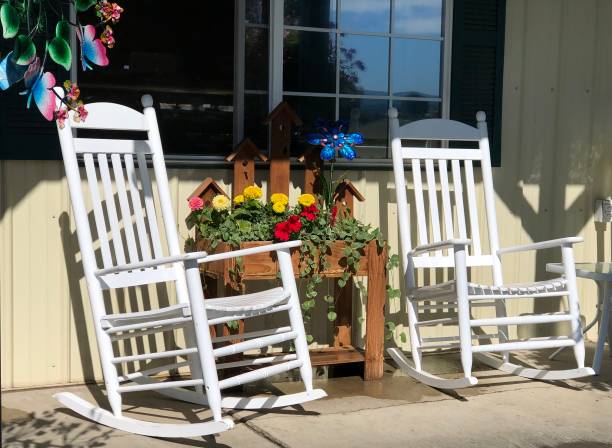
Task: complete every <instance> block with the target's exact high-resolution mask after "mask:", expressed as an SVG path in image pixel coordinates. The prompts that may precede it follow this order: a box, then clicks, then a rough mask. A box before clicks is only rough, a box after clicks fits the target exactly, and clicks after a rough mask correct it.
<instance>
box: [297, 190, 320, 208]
mask: <svg viewBox="0 0 612 448" xmlns="http://www.w3.org/2000/svg"><path fill="white" fill-rule="evenodd" d="M315 201H316V199H315V197H314V196H313V195H311V194H309V193H305V194H302V195H300V197H299V198H298V203H299V204H300V205H301V206H302V207H310V206H311V205H312V204H314V203H315Z"/></svg>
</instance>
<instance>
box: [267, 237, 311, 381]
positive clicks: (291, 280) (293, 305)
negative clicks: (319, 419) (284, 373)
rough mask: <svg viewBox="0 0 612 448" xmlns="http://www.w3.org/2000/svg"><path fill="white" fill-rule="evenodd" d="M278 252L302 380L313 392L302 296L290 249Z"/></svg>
mask: <svg viewBox="0 0 612 448" xmlns="http://www.w3.org/2000/svg"><path fill="white" fill-rule="evenodd" d="M276 254H277V257H278V266H279V269H280V272H281V279H282V282H283V288H284V289H285V290H288V291H289V293H290V294H291V295H290V297H289V305H290V308H289V322H290V323H291V329H292V330H293V331H295V332H296V333H297V337H296V338H295V341H294V344H295V352H296V354H297V359H298V360H300V361H302V365H301V367H300V375H301V377H302V381H304V386H305V387H306V392H307V393H311V392H312V391H313V385H312V365H311V363H310V354H309V352H308V341H307V340H306V331H305V329H304V321H303V318H302V310H301V307H300V298H299V295H298V290H297V285H296V283H295V274H294V272H293V263H292V261H291V252H290V251H289V249H283V250H278V251H276Z"/></svg>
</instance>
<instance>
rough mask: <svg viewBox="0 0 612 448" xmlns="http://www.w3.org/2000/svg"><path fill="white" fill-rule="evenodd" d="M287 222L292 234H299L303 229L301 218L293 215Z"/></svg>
mask: <svg viewBox="0 0 612 448" xmlns="http://www.w3.org/2000/svg"><path fill="white" fill-rule="evenodd" d="M286 222H287V225H288V228H289V231H290V232H291V233H296V232H299V231H300V230H301V228H302V221H300V217H299V216H296V215H291V216H290V217H289V219H288V220H287V221H286Z"/></svg>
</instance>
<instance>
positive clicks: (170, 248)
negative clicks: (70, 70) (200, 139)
mask: <svg viewBox="0 0 612 448" xmlns="http://www.w3.org/2000/svg"><path fill="white" fill-rule="evenodd" d="M60 92H61V89H58V93H60ZM58 101H59V100H58ZM142 101H143V106H144V113H141V112H138V111H136V110H134V109H130V108H128V107H125V106H122V105H119V104H112V103H92V104H88V105H87V110H88V112H89V116H88V118H87V120H86V121H84V122H83V121H81V122H78V123H77V122H74V121H73V120H72V113H70V116H69V118H68V119H66V121H65V124H64V127H63V128H59V127H58V132H59V136H60V144H61V148H62V157H63V159H64V165H65V170H66V177H67V180H68V187H69V190H70V197H71V202H72V207H73V211H74V215H75V221H76V227H77V237H78V240H79V247H80V251H81V254H82V259H83V269H84V272H85V277H86V279H87V283H88V286H89V289H90V298H92V300H93V295H92V290H91V288H92V285H93V287H95V288H94V289H97V286H100V287H101V288H115V287H129V286H137V285H143V284H149V283H156V282H164V281H174V282H176V289H177V295H178V300H179V302H181V303H187V302H188V296H187V289H186V285H185V274H184V271H183V268H182V266H181V265H180V264H176V265H174V266H172V267H165V268H164V267H160V268H157V269H148V270H138V271H131V272H127V273H122V274H110V275H107V276H103V277H101V278H100V280H98V278H97V277H96V276H95V275H94V272H95V271H96V270H97V269H102V268H110V267H114V266H120V265H124V264H126V263H134V262H138V261H148V260H151V259H156V258H160V257H163V256H165V255H180V253H181V249H180V246H179V240H178V235H177V228H176V223H175V220H174V215H173V208H172V202H171V196H170V190H169V186H168V178H167V174H166V165H165V162H164V155H163V151H162V146H161V139H160V135H159V128H158V126H157V118H156V115H155V110H154V109H153V107H152V104H153V100H152V98H151V97H150V96H148V95H145V96H143V100H142ZM78 129H90V130H96V131H98V132H99V133H104V131H108V132H109V133H110V132H111V131H137V132H146V134H147V139H146V140H125V139H116V138H80V137H77V135H76V132H77V130H78ZM78 157H82V160H83V163H84V165H85V170H84V174H85V177H86V179H87V188H84V187H83V186H82V180H81V172H80V170H79V165H78V159H77V158H78ZM149 161H150V162H151V163H152V165H153V173H154V177H155V182H156V187H157V188H156V190H157V198H158V200H156V197H155V194H154V192H155V189H154V185H153V182H152V179H151V176H150V173H149V169H148V167H147V164H148V163H149ZM100 184H101V185H100ZM84 190H85V194H84ZM86 194H87V195H89V198H90V200H91V204H92V215H93V222H94V225H93V226H92V227H94V228H95V231H96V232H95V233H96V236H97V239H98V243H99V247H100V255H101V257H100V258H101V264H102V265H101V266H99V265H98V264H99V263H98V262H97V261H96V257H95V252H94V245H93V238H92V232H91V229H90V220H89V219H88V217H89V213H88V211H87V208H86V205H85V197H86ZM160 214H161V218H162V220H163V228H164V229H165V237H166V238H165V241H166V245H167V247H166V250H164V247H163V246H164V245H163V244H162V237H161V235H162V234H161V229H160V228H159V226H158V221H157V219H158V215H160ZM94 295H95V296H98V295H99V294H98V292H96V293H95V294H94Z"/></svg>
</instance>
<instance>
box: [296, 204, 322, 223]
mask: <svg viewBox="0 0 612 448" xmlns="http://www.w3.org/2000/svg"><path fill="white" fill-rule="evenodd" d="M317 213H319V209H318V208H317V206H316V205H314V204H313V205H309V206H308V207H303V208H302V213H300V216H302V217H304V218H306V219H307V220H308V221H314V220H315V219H316V217H317V215H316V214H317Z"/></svg>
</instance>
